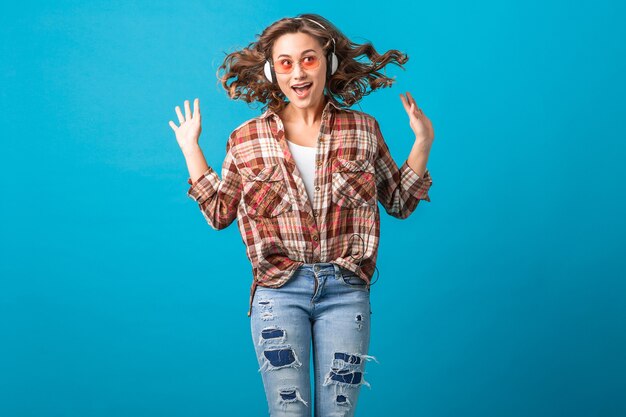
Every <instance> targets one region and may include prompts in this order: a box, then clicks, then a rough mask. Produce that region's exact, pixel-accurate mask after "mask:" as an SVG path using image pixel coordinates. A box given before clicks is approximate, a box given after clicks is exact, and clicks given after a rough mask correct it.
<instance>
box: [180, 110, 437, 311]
mask: <svg viewBox="0 0 626 417" xmlns="http://www.w3.org/2000/svg"><path fill="white" fill-rule="evenodd" d="M315 176H316V177H315V195H314V196H313V206H311V203H310V201H309V198H308V197H307V193H306V189H305V186H304V182H303V180H302V177H301V176H300V173H299V172H298V169H297V167H296V163H295V161H294V159H293V156H292V155H291V152H290V151H289V147H288V144H287V142H286V138H285V130H284V126H283V123H282V121H281V120H280V118H279V117H278V115H277V114H276V113H275V112H273V111H272V110H271V109H268V110H267V111H266V112H265V113H263V114H262V115H261V116H259V117H255V118H253V119H250V120H248V121H246V122H244V123H242V124H241V125H239V126H238V127H237V128H235V130H234V131H233V132H232V133H231V135H230V137H229V139H228V142H227V144H226V157H225V159H224V163H223V166H222V179H221V180H220V178H219V177H218V176H217V173H216V172H215V171H214V170H213V169H212V168H211V167H209V169H208V170H207V171H206V172H205V173H204V174H203V175H202V177H200V179H198V181H197V182H196V183H192V181H191V178H189V179H188V180H187V182H188V183H189V184H190V188H189V190H188V192H187V195H188V196H189V197H190V198H192V199H193V200H194V201H196V202H197V203H198V205H199V208H200V210H201V212H202V214H203V215H204V217H205V219H206V221H207V222H208V224H209V225H210V226H211V227H212V228H213V229H215V230H220V229H223V228H225V227H227V226H229V225H230V224H231V223H232V222H233V220H234V219H235V218H237V224H238V225H239V231H240V233H241V237H242V240H243V243H244V245H245V246H246V252H247V256H248V259H250V262H251V264H252V275H253V281H252V286H251V288H250V305H249V309H248V316H250V314H251V310H252V299H253V297H254V291H255V290H256V287H257V285H261V286H264V287H272V288H276V287H280V286H282V285H283V284H285V283H286V282H287V281H288V280H289V279H290V278H291V276H292V275H293V273H294V272H295V270H296V269H297V268H298V267H299V266H300V265H302V264H304V263H318V262H332V263H335V264H337V265H338V266H340V267H342V268H345V269H348V270H350V271H352V272H354V273H355V274H356V275H358V276H359V277H361V278H362V279H364V280H365V281H366V282H367V288H368V290H369V286H370V278H371V277H372V276H373V273H374V269H375V264H376V257H377V253H378V243H379V236H380V234H379V231H380V217H379V211H378V204H377V201H380V203H381V204H382V206H383V207H384V208H385V211H386V212H387V213H388V214H389V215H391V216H394V217H397V218H399V219H404V218H406V217H408V216H409V215H410V214H411V213H412V212H413V211H414V210H415V208H416V207H417V204H418V203H419V201H420V200H426V201H430V198H429V197H428V190H429V188H430V187H431V185H432V180H431V177H430V173H429V172H428V169H426V172H425V174H424V177H423V178H420V177H419V175H418V174H417V173H416V172H414V171H413V170H412V169H411V167H409V165H408V163H407V162H406V161H405V162H404V164H403V165H402V166H401V167H400V168H398V166H397V165H396V163H395V162H394V160H393V159H392V157H391V154H390V152H389V148H388V147H387V144H386V143H385V140H384V139H383V135H382V133H381V131H380V127H379V125H378V121H376V119H375V118H374V117H372V116H370V115H368V114H366V113H363V112H360V111H356V110H350V109H342V108H339V107H337V106H336V105H335V104H334V103H333V102H332V101H328V102H327V104H326V106H325V107H324V111H323V113H322V121H321V126H320V134H319V137H318V143H317V156H316V163H315Z"/></svg>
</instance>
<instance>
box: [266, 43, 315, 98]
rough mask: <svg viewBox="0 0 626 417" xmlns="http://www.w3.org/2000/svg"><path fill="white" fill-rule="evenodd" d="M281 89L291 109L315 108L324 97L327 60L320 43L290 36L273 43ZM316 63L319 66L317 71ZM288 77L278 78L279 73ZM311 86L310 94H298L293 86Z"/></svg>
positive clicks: (303, 91)
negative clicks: (305, 84) (304, 84)
mask: <svg viewBox="0 0 626 417" xmlns="http://www.w3.org/2000/svg"><path fill="white" fill-rule="evenodd" d="M272 58H273V59H274V70H275V71H276V79H277V81H278V86H279V87H280V89H281V90H282V92H283V94H285V95H286V96H287V98H288V99H289V101H290V102H291V104H292V105H294V106H296V107H299V108H306V107H315V106H316V105H317V104H318V103H319V102H320V100H321V99H322V98H323V95H324V85H325V82H326V57H325V56H324V53H323V51H322V47H321V46H320V44H319V42H318V41H317V40H316V39H315V38H314V37H312V36H311V35H308V34H306V33H301V32H298V33H288V34H285V35H282V36H281V37H280V38H278V39H276V41H275V42H274V47H273V49H272ZM315 62H318V63H319V65H318V66H317V68H313V67H314V66H315ZM280 67H282V71H287V70H289V69H291V72H290V73H288V74H279V71H281V68H280ZM302 83H312V84H311V86H310V87H309V88H308V90H301V91H297V90H294V88H293V86H294V85H297V84H302Z"/></svg>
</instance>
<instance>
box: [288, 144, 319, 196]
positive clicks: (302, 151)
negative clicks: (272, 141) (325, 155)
mask: <svg viewBox="0 0 626 417" xmlns="http://www.w3.org/2000/svg"><path fill="white" fill-rule="evenodd" d="M287 144H288V146H289V151H290V152H291V155H292V156H293V159H295V161H296V166H297V167H298V171H300V175H301V176H302V179H303V180H304V188H306V192H307V197H309V201H310V202H311V206H313V195H314V192H315V191H314V190H313V182H314V181H315V155H316V154H317V148H312V147H310V146H302V145H298V144H295V143H293V142H291V141H290V140H289V139H287Z"/></svg>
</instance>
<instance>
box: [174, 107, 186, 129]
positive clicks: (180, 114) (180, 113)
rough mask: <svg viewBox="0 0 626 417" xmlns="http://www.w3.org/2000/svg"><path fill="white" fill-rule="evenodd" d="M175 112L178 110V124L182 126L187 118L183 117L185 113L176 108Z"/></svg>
mask: <svg viewBox="0 0 626 417" xmlns="http://www.w3.org/2000/svg"><path fill="white" fill-rule="evenodd" d="M174 110H176V114H177V115H178V123H180V124H181V125H182V124H183V123H185V118H184V117H183V113H182V112H181V111H180V107H178V106H176V108H175V109H174Z"/></svg>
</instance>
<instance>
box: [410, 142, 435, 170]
mask: <svg viewBox="0 0 626 417" xmlns="http://www.w3.org/2000/svg"><path fill="white" fill-rule="evenodd" d="M429 154H430V148H429V147H427V146H426V145H424V143H423V142H422V141H420V140H417V139H416V140H415V142H414V143H413V147H412V148H411V153H410V154H409V157H408V158H407V163H408V164H409V167H411V169H412V170H413V171H415V173H416V174H417V175H419V176H420V178H421V177H424V174H425V172H426V163H427V162H428V155H429Z"/></svg>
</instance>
